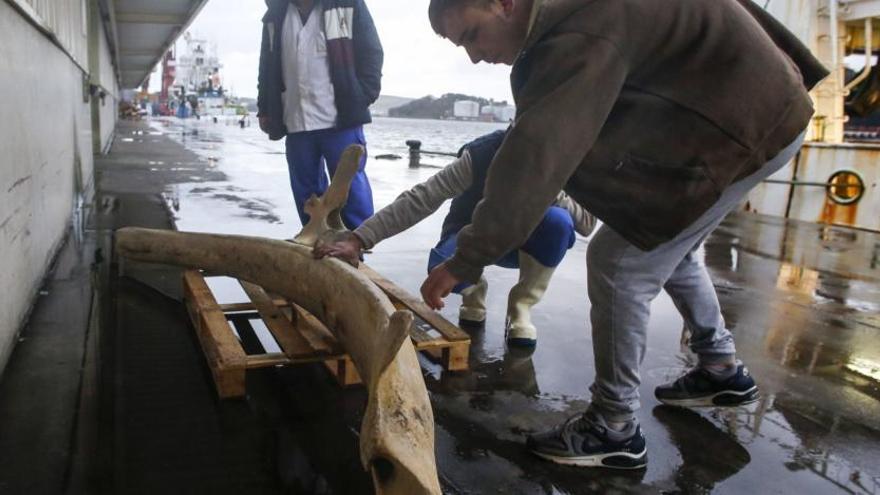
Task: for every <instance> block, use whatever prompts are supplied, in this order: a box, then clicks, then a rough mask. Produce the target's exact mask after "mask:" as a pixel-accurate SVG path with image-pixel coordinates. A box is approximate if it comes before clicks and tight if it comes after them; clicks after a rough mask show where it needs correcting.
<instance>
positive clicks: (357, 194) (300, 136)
mask: <svg viewBox="0 0 880 495" xmlns="http://www.w3.org/2000/svg"><path fill="white" fill-rule="evenodd" d="M352 144H360V145H361V146H363V147H364V149H366V147H367V140H366V139H365V138H364V128H363V126H357V127H350V128H348V129H322V130H319V131H305V132H297V133H294V134H288V135H287V140H286V141H285V145H286V148H287V166H288V169H289V170H290V187H291V189H293V200H294V202H295V203H296V211H297V212H298V213H299V218H300V220H301V221H302V224H303V225H305V224H307V223H308V221H309V216H308V215H307V214H306V212H305V210H304V209H303V206H304V205H305V202H306V200H307V199H309V197H311V195H312V194H315V195H317V196H320V195H322V194H324V191H326V190H327V187H328V186H329V185H330V180H329V179H328V177H327V172H329V173H330V177H333V174H334V173H335V172H336V165H337V164H338V163H339V158H340V157H341V156H342V152H343V151H345V148H347V147H348V146H349V145H352ZM366 163H367V156H366V153H364V158H363V160H362V161H361V164H360V168H359V169H358V173H357V174H356V175H355V177H354V180H352V181H351V190H350V191H349V193H348V202H347V203H346V204H345V207H344V208H343V209H342V223H344V224H345V226H346V227H348V228H349V229H351V230H354V229H355V228H357V227H358V226H359V225H360V224H361V223H363V221H364V220H366V219H367V218H369V217H370V216H372V215H373V190H372V189H371V188H370V181H369V179H367V174H366V171H365V167H366Z"/></svg>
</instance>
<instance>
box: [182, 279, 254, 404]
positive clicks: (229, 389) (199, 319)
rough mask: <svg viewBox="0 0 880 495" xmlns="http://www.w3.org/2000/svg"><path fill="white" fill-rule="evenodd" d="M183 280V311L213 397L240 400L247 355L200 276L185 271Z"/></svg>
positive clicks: (242, 391) (242, 393) (242, 392)
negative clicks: (202, 355)
mask: <svg viewBox="0 0 880 495" xmlns="http://www.w3.org/2000/svg"><path fill="white" fill-rule="evenodd" d="M183 277H184V291H185V294H186V300H187V310H188V311H189V313H190V317H191V318H192V321H193V325H194V326H195V327H196V335H197V336H198V338H199V342H200V343H201V346H202V350H203V352H204V353H205V359H206V360H207V361H208V367H209V368H210V369H211V375H212V376H213V377H214V385H215V387H216V388H217V394H218V395H219V396H220V397H221V398H232V397H241V396H243V395H244V393H245V390H244V385H245V384H244V380H245V367H246V364H247V354H246V353H245V352H244V349H243V348H242V347H241V343H240V342H239V341H238V339H237V338H236V337H235V335H234V334H233V333H232V329H231V328H230V327H229V323H228V322H227V321H226V316H225V315H224V314H223V312H222V311H221V310H220V307H219V305H218V304H217V300H216V299H214V294H213V293H212V292H211V288H210V287H208V284H207V282H205V279H204V278H203V277H202V274H201V273H199V272H198V271H196V270H186V271H185V272H184V273H183Z"/></svg>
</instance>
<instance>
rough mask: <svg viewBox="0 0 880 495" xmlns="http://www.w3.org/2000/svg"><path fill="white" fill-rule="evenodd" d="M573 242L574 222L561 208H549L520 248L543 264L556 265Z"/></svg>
mask: <svg viewBox="0 0 880 495" xmlns="http://www.w3.org/2000/svg"><path fill="white" fill-rule="evenodd" d="M573 244H574V224H573V223H572V221H571V216H570V215H569V214H568V212H566V211H565V210H562V209H561V208H556V207H553V208H550V209H549V210H548V211H547V213H546V214H545V215H544V219H543V220H542V221H541V223H540V224H538V227H537V228H535V230H534V232H532V235H531V237H530V238H529V240H528V241H526V244H525V245H524V246H523V247H522V250H523V251H525V252H527V253H528V254H530V255H531V256H532V257H534V258H535V259H537V260H538V261H540V262H541V264H543V265H545V266H551V267H553V266H557V265H559V263H561V262H562V258H564V257H565V252H566V251H568V249H569V248H571V246H572V245H573Z"/></svg>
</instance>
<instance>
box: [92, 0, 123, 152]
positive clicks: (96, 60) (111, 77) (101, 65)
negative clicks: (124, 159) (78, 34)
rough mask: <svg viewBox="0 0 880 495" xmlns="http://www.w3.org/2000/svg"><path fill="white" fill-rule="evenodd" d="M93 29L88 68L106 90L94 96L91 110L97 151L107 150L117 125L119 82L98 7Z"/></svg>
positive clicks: (93, 81) (93, 77)
mask: <svg viewBox="0 0 880 495" xmlns="http://www.w3.org/2000/svg"><path fill="white" fill-rule="evenodd" d="M91 28H92V30H93V31H94V39H93V43H94V49H93V50H92V51H91V52H90V59H89V70H90V71H91V82H92V84H94V85H97V86H99V87H100V88H101V89H102V90H103V91H104V93H105V96H104V98H103V99H97V98H96V99H95V100H94V101H93V104H94V105H95V112H93V113H92V119H93V120H94V124H93V125H94V128H93V132H95V134H96V135H95V137H94V141H95V147H96V148H97V149H95V151H96V152H99V153H100V152H101V151H103V150H106V149H107V147H108V146H109V144H110V140H111V139H112V137H113V130H114V129H115V128H116V117H117V115H118V114H119V112H118V111H117V108H118V105H119V85H118V83H117V81H116V73H115V72H114V67H113V59H112V57H111V54H110V44H109V43H108V42H107V33H106V32H105V30H104V23H102V22H101V20H100V15H99V13H98V9H97V8H94V9H92V23H91Z"/></svg>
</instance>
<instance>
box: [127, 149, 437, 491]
mask: <svg viewBox="0 0 880 495" xmlns="http://www.w3.org/2000/svg"><path fill="white" fill-rule="evenodd" d="M362 154H363V148H361V147H359V146H352V147H350V148H349V149H348V150H346V152H345V153H344V154H343V157H342V160H341V161H340V163H339V166H338V167H337V172H336V175H335V176H334V178H333V183H332V184H331V186H330V188H329V189H328V191H327V193H325V195H324V196H323V197H322V198H312V199H311V200H310V201H309V203H310V205H309V206H310V207H309V210H310V214H311V215H312V220H311V222H310V223H309V226H307V227H306V228H305V229H303V232H302V233H301V234H300V235H299V236H298V237H297V241H298V242H296V243H291V242H285V241H277V240H272V239H266V238H260V237H246V236H234V235H216V234H196V233H185V232H174V231H166V230H150V229H139V228H124V229H120V230H119V231H117V234H116V249H117V252H119V253H120V254H121V255H123V256H125V257H127V258H131V259H134V260H139V261H148V262H156V263H167V264H173V265H178V266H184V267H189V268H199V269H203V270H206V271H209V272H211V273H214V274H223V275H228V276H231V277H235V278H238V279H240V280H245V281H248V282H252V283H254V284H257V285H259V286H261V287H263V288H264V289H266V290H268V291H270V292H274V293H277V294H279V295H281V296H283V297H285V298H287V299H288V300H289V301H293V302H295V303H296V304H298V305H299V306H301V307H303V308H305V309H306V310H307V311H309V312H310V313H312V314H313V315H315V316H316V317H317V318H318V319H320V320H321V321H322V322H323V323H324V324H325V325H326V326H327V327H328V328H330V329H331V330H332V331H333V332H334V334H335V336H336V338H337V339H338V340H339V341H340V342H341V343H342V345H343V346H344V347H345V349H346V350H347V352H348V353H349V355H350V356H351V358H352V361H354V364H355V366H356V367H357V370H358V372H359V373H360V375H361V378H362V379H363V380H364V383H365V385H366V387H367V391H368V402H367V409H366V413H365V416H364V420H363V423H362V425H361V437H360V449H361V462H362V463H363V464H364V467H365V468H367V469H368V470H369V471H370V473H371V474H372V477H373V482H374V485H375V488H376V492H377V493H380V494H391V495H397V494H400V495H410V494H439V493H440V486H439V482H438V480H437V468H436V464H435V460H434V417H433V413H432V411H431V405H430V402H429V400H428V393H427V390H426V389H425V383H424V380H423V378H422V374H421V370H420V367H419V363H418V359H417V358H416V354H415V349H414V347H413V345H412V342H410V340H409V338H408V336H409V327H410V325H411V324H412V321H413V317H412V313H410V312H409V311H397V310H395V308H394V306H393V305H392V304H391V302H390V301H389V299H388V297H387V296H386V295H385V294H384V293H383V292H382V291H381V290H380V289H379V288H377V287H376V286H375V285H374V284H373V283H372V282H371V281H370V280H369V279H368V278H367V277H366V276H365V275H363V274H362V273H360V272H359V271H358V270H357V269H356V268H354V267H351V266H349V265H348V264H346V263H344V262H341V261H339V260H337V259H323V260H315V259H313V257H312V249H311V246H310V244H312V243H315V242H320V239H321V238H323V237H326V236H328V235H329V236H332V235H333V231H334V230H338V229H340V228H341V222H339V219H338V214H339V209H340V208H341V206H342V205H343V204H344V203H345V199H346V197H347V191H348V188H349V186H350V183H351V179H352V177H353V176H354V173H355V172H356V171H357V168H358V164H359V162H360V157H361V156H362ZM315 226H317V227H315ZM310 227H311V228H310ZM303 243H308V245H307V244H303Z"/></svg>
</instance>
